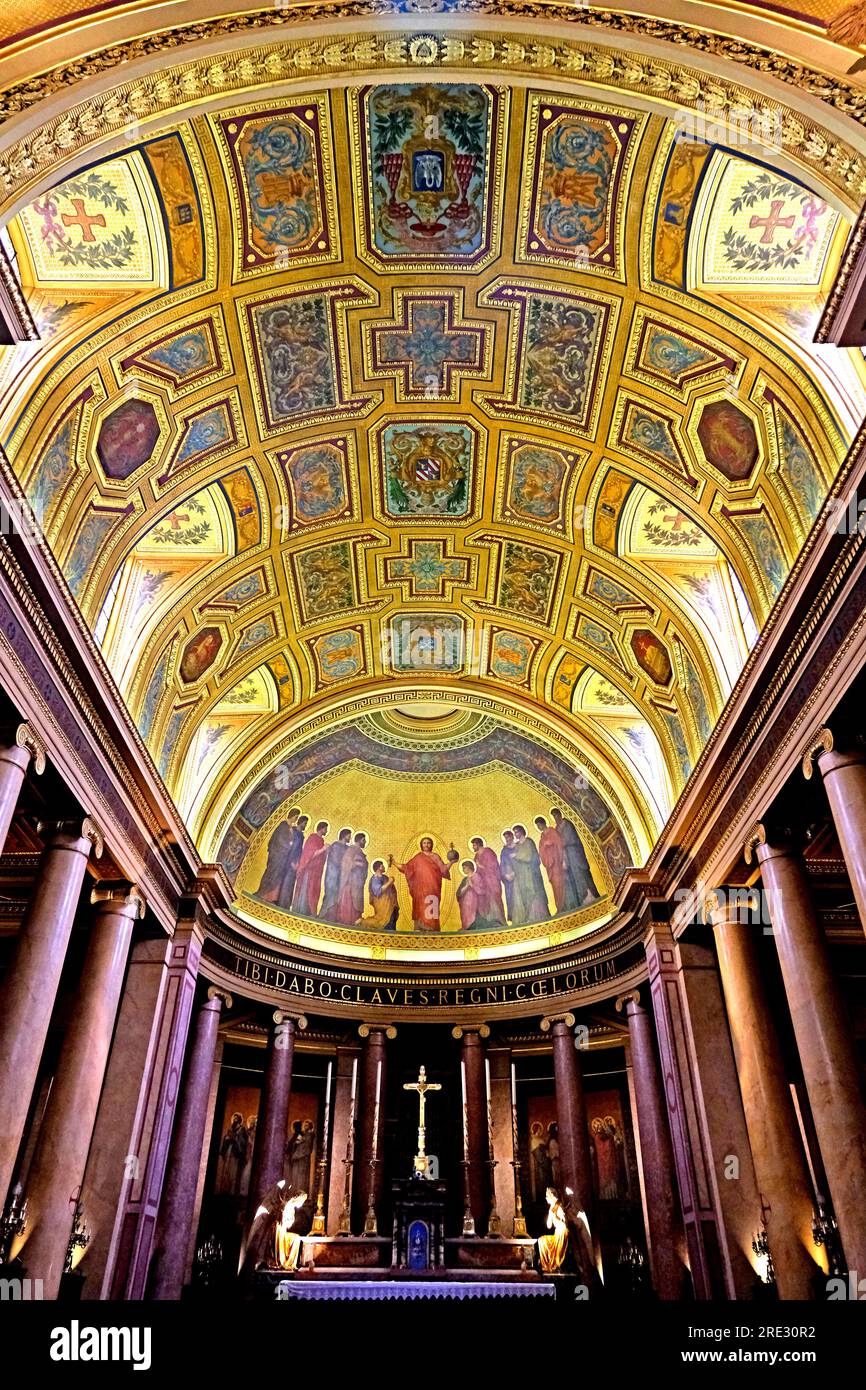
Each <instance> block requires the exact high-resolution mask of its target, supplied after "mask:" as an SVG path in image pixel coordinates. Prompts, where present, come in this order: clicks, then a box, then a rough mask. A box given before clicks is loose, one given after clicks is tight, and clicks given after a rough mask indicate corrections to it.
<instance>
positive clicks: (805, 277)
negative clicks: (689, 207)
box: [689, 155, 841, 291]
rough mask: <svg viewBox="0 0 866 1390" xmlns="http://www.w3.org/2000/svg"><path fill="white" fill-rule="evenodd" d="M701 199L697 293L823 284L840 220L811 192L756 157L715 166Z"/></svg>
mask: <svg viewBox="0 0 866 1390" xmlns="http://www.w3.org/2000/svg"><path fill="white" fill-rule="evenodd" d="M705 184H706V188H705V189H702V193H701V198H700V202H701V204H702V211H703V212H704V216H702V217H700V218H699V219H698V221H697V225H698V226H700V228H701V229H702V232H701V241H700V243H699V244H696V246H695V248H694V253H692V251H691V248H690V252H689V265H690V267H693V269H692V272H691V274H692V278H693V280H694V281H695V285H696V288H699V287H702V286H706V287H729V286H737V287H739V288H741V289H747V290H748V289H751V290H754V291H761V290H765V289H766V288H767V286H769V285H785V286H787V287H788V288H796V287H802V288H803V289H807V288H808V289H813V288H815V287H817V286H820V285H822V283H823V280H824V276H825V272H826V271H828V269H829V256H830V252H831V249H832V247H833V244H834V239H835V235H836V232H837V231H838V230H839V228H840V224H841V218H840V216H839V214H838V213H837V212H835V211H834V209H833V208H831V207H830V206H829V205H828V204H827V203H825V202H824V201H823V200H822V199H821V198H820V197H819V196H818V195H817V194H815V193H813V192H812V190H811V189H809V188H806V187H805V186H804V185H803V184H801V183H798V182H796V181H795V180H794V179H789V178H787V177H785V176H784V175H782V174H780V173H778V172H777V171H775V170H773V169H767V168H764V167H763V166H762V165H759V164H753V163H752V162H751V161H750V160H745V159H737V158H730V157H729V158H724V157H723V156H721V155H718V156H717V157H716V159H715V160H714V161H713V164H712V167H711V169H710V171H709V174H708V176H707V177H706V178H705Z"/></svg>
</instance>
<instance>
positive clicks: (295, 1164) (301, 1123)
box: [286, 1120, 316, 1190]
mask: <svg viewBox="0 0 866 1390" xmlns="http://www.w3.org/2000/svg"><path fill="white" fill-rule="evenodd" d="M315 1142H316V1130H315V1126H314V1124H313V1122H312V1120H295V1122H294V1124H293V1125H292V1136H291V1138H290V1139H289V1142H288V1143H287V1145H286V1159H287V1163H288V1180H289V1184H290V1185H291V1186H292V1187H294V1188H296V1189H298V1190H300V1189H301V1188H304V1189H306V1188H307V1187H309V1185H310V1159H311V1158H312V1156H313V1145H314V1144H315Z"/></svg>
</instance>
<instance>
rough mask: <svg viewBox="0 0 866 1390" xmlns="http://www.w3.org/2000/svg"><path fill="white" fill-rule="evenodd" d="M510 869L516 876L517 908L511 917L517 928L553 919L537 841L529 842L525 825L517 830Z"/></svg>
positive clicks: (515, 903)
mask: <svg viewBox="0 0 866 1390" xmlns="http://www.w3.org/2000/svg"><path fill="white" fill-rule="evenodd" d="M511 869H512V870H513V873H514V900H513V902H514V905H513V910H512V914H511V921H512V923H513V924H514V926H515V927H523V926H526V925H527V923H529V922H544V921H546V920H547V918H548V917H549V916H550V908H549V906H548V903H547V893H546V892H545V889H544V879H543V878H542V877H541V860H540V859H539V857H538V850H537V849H536V846H535V841H534V840H530V838H529V836H528V835H527V833H526V826H525V825H515V827H514V850H513V851H512V855H511Z"/></svg>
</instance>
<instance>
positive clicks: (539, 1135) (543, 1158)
mask: <svg viewBox="0 0 866 1390" xmlns="http://www.w3.org/2000/svg"><path fill="white" fill-rule="evenodd" d="M552 1176H553V1174H552V1173H551V1171H550V1158H549V1157H548V1153H547V1143H546V1142H545V1138H544V1128H543V1126H542V1125H541V1123H540V1122H539V1121H538V1120H533V1122H532V1124H531V1125H530V1126H529V1186H530V1190H531V1192H532V1200H533V1202H538V1201H540V1200H541V1194H542V1193H543V1192H544V1190H545V1188H547V1187H549V1186H550V1181H551V1178H552Z"/></svg>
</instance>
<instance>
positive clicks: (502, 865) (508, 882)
mask: <svg viewBox="0 0 866 1390" xmlns="http://www.w3.org/2000/svg"><path fill="white" fill-rule="evenodd" d="M502 839H503V840H504V842H505V843H504V844H503V846H502V853H501V854H500V856H499V872H500V874H501V875H502V886H503V888H504V889H505V911H506V913H507V916H508V920H509V922H513V921H514V831H513V830H503V832H502Z"/></svg>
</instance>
